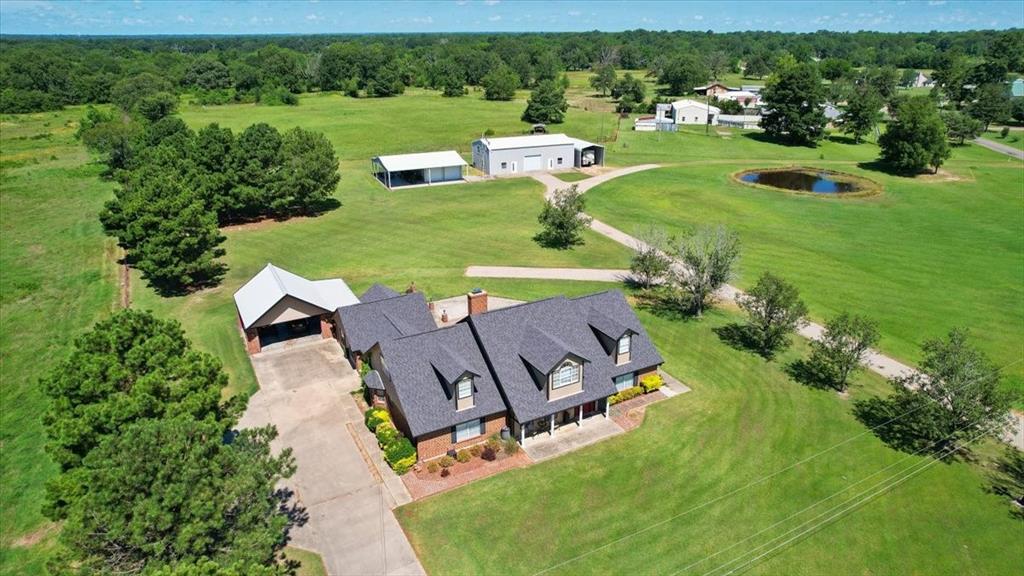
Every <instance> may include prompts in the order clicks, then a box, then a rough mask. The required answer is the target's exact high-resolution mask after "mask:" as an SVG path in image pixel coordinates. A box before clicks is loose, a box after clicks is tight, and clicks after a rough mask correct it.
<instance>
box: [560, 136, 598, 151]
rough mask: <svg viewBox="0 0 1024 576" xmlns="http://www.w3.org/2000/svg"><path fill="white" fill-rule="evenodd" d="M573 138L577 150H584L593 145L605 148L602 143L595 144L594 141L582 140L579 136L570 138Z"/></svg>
mask: <svg viewBox="0 0 1024 576" xmlns="http://www.w3.org/2000/svg"><path fill="white" fill-rule="evenodd" d="M569 140H572V145H573V147H574V148H576V149H577V150H583V149H584V148H590V147H591V146H597V147H598V148H604V146H601V145H600V144H594V143H593V142H587V141H586V140H580V139H579V138H569Z"/></svg>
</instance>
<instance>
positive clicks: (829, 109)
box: [823, 102, 843, 124]
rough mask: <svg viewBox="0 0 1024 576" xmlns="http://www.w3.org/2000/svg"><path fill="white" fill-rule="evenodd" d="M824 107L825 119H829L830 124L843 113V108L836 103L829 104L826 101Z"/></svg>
mask: <svg viewBox="0 0 1024 576" xmlns="http://www.w3.org/2000/svg"><path fill="white" fill-rule="evenodd" d="M823 109H824V110H823V111H824V113H825V119H827V120H828V122H829V124H832V123H833V122H835V121H836V120H838V119H839V117H840V116H842V115H843V111H842V109H840V108H839V107H838V106H836V105H834V104H829V103H827V102H826V103H825V105H824V106H823Z"/></svg>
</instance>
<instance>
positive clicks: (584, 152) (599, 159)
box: [570, 138, 604, 168]
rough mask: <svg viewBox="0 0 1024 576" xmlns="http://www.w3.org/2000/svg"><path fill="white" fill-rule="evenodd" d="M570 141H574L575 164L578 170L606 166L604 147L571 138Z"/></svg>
mask: <svg viewBox="0 0 1024 576" xmlns="http://www.w3.org/2000/svg"><path fill="white" fill-rule="evenodd" d="M570 140H572V147H573V149H574V150H575V162H574V164H575V166H576V167H577V168H586V167H587V166H604V146H601V145H600V144H594V143H593V142H587V141H586V140H580V139H579V138H570Z"/></svg>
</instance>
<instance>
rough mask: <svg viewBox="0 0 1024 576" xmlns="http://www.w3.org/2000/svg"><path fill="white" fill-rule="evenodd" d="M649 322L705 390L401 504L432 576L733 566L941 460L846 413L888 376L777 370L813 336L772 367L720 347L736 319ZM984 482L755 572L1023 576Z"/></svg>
mask: <svg viewBox="0 0 1024 576" xmlns="http://www.w3.org/2000/svg"><path fill="white" fill-rule="evenodd" d="M640 316H641V320H642V321H643V322H644V324H645V326H646V327H647V329H648V331H649V332H650V334H651V336H652V337H653V339H654V341H655V342H656V343H657V344H658V346H659V347H660V349H661V351H662V353H663V355H664V356H665V358H666V360H667V363H666V368H667V370H668V371H669V372H671V373H672V374H674V375H676V376H677V377H679V378H681V379H682V380H683V381H685V382H686V383H687V384H689V385H690V386H692V387H693V391H692V392H690V393H688V394H684V395H681V396H677V397H675V398H672V399H670V400H666V401H664V402H661V403H659V404H656V405H654V406H653V407H651V408H650V409H649V410H648V412H647V417H646V421H645V422H644V424H643V425H642V426H641V427H640V428H639V429H637V430H635V431H633V432H630V433H627V434H625V435H623V436H619V437H617V438H613V439H610V440H606V441H604V442H602V443H600V444H597V445H594V446H591V447H589V448H585V449H582V450H579V451H577V452H575V453H572V454H569V455H567V456H563V457H560V458H557V459H554V460H550V461H547V462H544V463H540V464H536V465H534V466H532V467H530V468H527V469H521V470H514V471H509V472H504V473H502V474H500V475H498V476H494V477H491V478H489V479H487V480H483V481H479V482H476V483H473V484H470V485H468V486H466V487H463V488H460V489H458V490H454V491H452V492H448V493H444V494H441V495H438V496H434V497H430V498H427V499H425V500H421V501H419V502H414V503H412V504H410V505H407V506H404V507H401V508H399V509H397V511H396V513H397V515H398V518H399V521H400V522H401V524H402V526H403V528H404V529H405V531H406V533H407V534H409V536H410V538H411V541H412V543H413V546H414V548H415V549H416V552H417V554H418V555H419V558H420V560H421V561H422V563H423V565H424V567H425V568H426V569H427V572H428V573H431V574H523V575H530V574H539V573H544V574H705V573H708V572H710V571H712V570H715V569H716V568H717V567H719V566H721V565H723V564H727V563H729V564H728V568H738V567H740V566H741V565H742V564H743V562H744V561H745V560H747V559H750V558H752V557H753V556H755V555H756V554H758V553H761V552H765V551H767V550H769V549H770V548H771V547H772V545H774V543H778V542H781V541H783V540H786V539H788V538H790V537H793V536H795V535H797V534H798V533H799V532H800V531H801V530H802V529H804V528H807V527H809V526H811V525H812V524H807V525H804V526H801V525H802V524H803V523H804V522H812V523H813V521H814V520H815V518H816V517H818V518H817V520H818V521H820V520H821V519H823V518H826V517H828V516H831V515H832V514H833V513H835V512H838V511H840V510H842V509H844V508H845V507H843V506H840V505H842V504H848V503H850V502H853V501H855V499H857V498H858V497H859V496H860V497H863V496H866V495H867V494H870V493H872V492H873V491H874V490H872V488H874V489H875V490H877V489H878V488H879V487H880V485H879V483H880V482H884V481H886V480H887V479H888V480H891V481H895V480H896V479H897V478H899V477H900V476H896V475H897V474H898V473H901V472H904V473H909V471H911V470H913V469H914V468H911V467H912V466H914V465H917V466H921V467H924V466H926V465H927V464H928V462H930V461H929V460H927V459H924V458H921V457H918V456H909V455H906V454H903V453H900V452H896V451H894V450H891V449H890V448H888V447H886V446H885V445H883V444H882V443H881V442H880V441H879V440H878V439H877V438H875V437H874V436H873V435H872V434H870V433H868V432H867V431H866V428H865V427H864V426H863V425H862V424H861V423H860V422H858V421H857V420H855V419H854V418H853V417H852V416H851V405H852V401H853V400H854V399H857V398H863V397H865V396H866V395H867V394H870V393H875V392H877V391H879V390H883V389H884V383H883V382H882V381H881V380H880V379H879V378H878V377H875V376H870V375H864V374H861V375H859V376H858V377H857V379H856V382H855V384H854V386H853V389H852V398H851V399H842V398H840V397H839V396H837V395H836V394H835V393H833V392H827V391H820V390H814V389H810V388H806V387H803V386H801V385H799V384H797V383H795V382H793V381H792V380H790V379H789V378H788V377H787V376H786V375H785V374H784V373H783V371H782V370H781V366H782V365H783V364H784V363H787V362H789V361H791V360H792V359H794V358H796V357H798V356H799V355H802V354H805V353H806V345H805V343H804V342H802V341H801V342H798V343H797V344H796V346H795V347H794V349H793V350H791V351H789V352H787V353H786V354H784V355H783V356H782V357H780V358H779V359H778V360H777V361H775V362H771V363H765V362H764V361H763V360H761V359H760V358H758V357H756V356H754V355H752V354H750V353H746V352H739V351H736V350H734V349H732V348H729V347H727V346H725V345H723V344H722V343H721V342H720V341H719V340H718V337H717V336H716V335H715V333H714V332H713V328H714V327H716V326H722V325H723V324H725V323H727V322H731V321H736V320H737V319H738V317H737V316H736V315H734V314H733V313H730V312H725V311H721V310H716V311H714V312H712V313H710V314H709V315H708V316H707V317H706V318H705V319H704V320H701V321H689V322H684V321H678V320H668V319H665V318H660V317H656V316H652V315H651V314H648V313H646V312H641V314H640ZM840 443H843V444H842V445H841V446H838V447H836V445H837V444H840ZM833 447H834V448H833ZM830 448H831V450H830ZM819 453H821V455H820V456H817V457H814V456H815V455H816V454H819ZM801 460H805V461H804V463H802V464H800V465H799V466H796V467H793V468H790V469H789V470H787V471H785V472H782V473H779V474H778V475H775V476H774V477H772V478H771V479H768V480H766V481H764V482H760V483H757V484H755V485H753V486H751V487H749V488H746V489H744V487H746V486H748V485H749V484H750V483H752V482H754V481H756V480H759V479H762V478H763V477H765V476H767V475H769V474H772V473H774V472H776V471H779V470H782V469H784V468H787V467H788V466H790V465H792V464H794V463H797V462H799V461H801ZM882 485H884V484H882ZM987 486H988V483H987V479H986V476H985V475H984V473H983V472H981V471H980V470H979V467H978V466H972V465H968V464H965V463H963V462H959V461H958V462H954V463H948V464H947V463H935V464H933V465H931V466H929V467H927V468H923V469H922V471H921V472H920V474H919V475H917V476H914V477H912V478H910V479H908V480H907V481H906V482H905V483H904V484H902V485H900V486H899V487H898V488H896V489H895V490H894V491H892V492H889V493H886V494H884V495H882V496H880V497H878V498H877V499H873V500H871V501H870V502H868V503H866V504H865V505H864V506H863V507H861V508H859V509H857V510H856V511H854V512H852V513H849V514H843V515H841V516H840V517H839V518H837V519H836V521H835V523H834V524H832V525H829V526H825V527H823V528H822V529H821V530H820V531H818V532H816V533H814V534H811V535H809V537H807V538H801V539H798V540H797V541H796V542H794V543H793V545H792V546H787V547H785V548H783V549H781V550H778V551H776V552H774V553H772V554H770V555H769V556H768V557H766V558H765V560H764V561H763V562H762V563H759V564H757V565H755V566H754V567H753V568H752V569H751V570H750V572H749V573H751V574H765V575H768V574H773V575H774V574H791V575H807V576H818V575H822V574H842V575H847V574H849V575H863V574H929V575H954V574H993V575H994V574H1018V573H1020V572H1021V570H1024V557H1022V556H1021V555H1020V550H1021V549H1022V546H1024V533H1022V531H1021V524H1020V521H1019V520H1014V519H1012V518H1011V516H1010V508H1009V506H1010V505H1009V503H1008V502H1007V501H1006V500H1004V499H1002V498H999V497H997V496H994V495H992V494H991V493H989V492H987ZM844 490H845V491H844ZM865 491H866V492H865ZM734 492H735V493H734ZM730 493H733V494H732V495H731V496H725V495H727V494H730ZM723 496H724V497H723ZM720 497H721V498H720ZM826 498H830V499H828V500H825V499H826ZM716 499H717V500H716ZM834 506H840V508H837V509H835V510H833V507H834ZM830 510H831V511H832V512H830ZM762 530H763V531H764V532H761V531H762ZM759 532H761V533H760V534H758V533H759ZM752 536H753V537H752ZM776 538H777V540H775V539H776ZM542 571H543V572H542ZM723 573H725V570H721V571H717V572H715V574H723Z"/></svg>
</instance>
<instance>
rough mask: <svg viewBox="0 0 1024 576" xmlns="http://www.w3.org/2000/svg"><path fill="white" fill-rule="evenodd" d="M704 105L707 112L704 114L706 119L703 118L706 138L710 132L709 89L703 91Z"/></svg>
mask: <svg viewBox="0 0 1024 576" xmlns="http://www.w3.org/2000/svg"><path fill="white" fill-rule="evenodd" d="M704 103H705V105H707V112H706V113H705V114H707V117H706V118H704V135H705V136H708V134H709V132H710V130H711V90H710V88H709V89H708V90H705V91H704Z"/></svg>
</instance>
